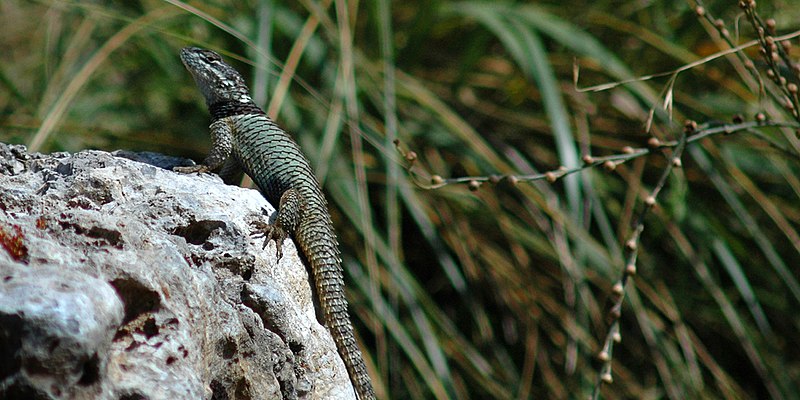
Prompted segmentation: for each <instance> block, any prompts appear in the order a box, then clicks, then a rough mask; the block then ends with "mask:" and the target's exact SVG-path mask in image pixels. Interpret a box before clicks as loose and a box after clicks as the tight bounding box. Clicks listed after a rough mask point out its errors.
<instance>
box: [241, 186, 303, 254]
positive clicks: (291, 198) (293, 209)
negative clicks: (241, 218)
mask: <svg viewBox="0 0 800 400" xmlns="http://www.w3.org/2000/svg"><path fill="white" fill-rule="evenodd" d="M304 211H305V201H304V199H303V196H301V195H300V192H298V191H297V190H295V189H288V190H286V191H285V192H283V194H282V195H281V201H280V204H279V205H278V213H277V215H276V216H275V223H273V224H270V223H267V222H264V221H256V222H254V223H253V226H254V227H255V228H256V229H257V230H259V232H256V233H255V236H257V237H261V236H263V237H264V246H263V248H266V247H267V245H268V244H269V242H270V241H273V240H274V241H275V247H276V249H277V254H278V259H279V260H280V259H281V257H283V239H286V238H287V237H289V236H293V235H294V233H295V231H296V230H297V227H298V226H299V225H300V221H302V220H303V213H304Z"/></svg>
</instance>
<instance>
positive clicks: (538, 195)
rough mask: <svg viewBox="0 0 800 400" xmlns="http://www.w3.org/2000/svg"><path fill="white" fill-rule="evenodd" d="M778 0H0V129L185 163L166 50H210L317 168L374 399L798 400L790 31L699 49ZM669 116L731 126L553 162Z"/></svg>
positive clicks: (29, 138) (780, 26)
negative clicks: (686, 139)
mask: <svg viewBox="0 0 800 400" xmlns="http://www.w3.org/2000/svg"><path fill="white" fill-rule="evenodd" d="M744 4H745V5H747V4H749V3H748V2H747V1H745V2H744ZM792 5H796V4H794V3H793V1H790V0H784V1H764V2H760V3H758V4H757V5H756V6H755V7H756V8H755V9H754V11H755V13H756V14H753V13H752V12H751V13H750V15H747V14H746V13H745V12H744V11H743V8H741V7H740V6H739V5H738V4H737V2H734V1H713V2H711V1H709V3H708V4H698V3H697V2H694V1H680V0H679V1H670V0H663V1H635V2H634V1H603V0H601V1H593V2H587V1H580V0H568V1H566V2H564V1H542V2H515V1H500V2H495V1H480V0H473V1H470V0H468V1H436V0H434V1H414V0H411V1H404V2H391V1H388V0H375V1H367V2H360V1H358V0H301V1H297V2H295V1H286V2H283V1H277V0H262V1H257V0H249V1H233V0H209V1H188V2H181V1H177V0H165V1H160V0H138V1H103V0H97V1H55V0H41V1H30V0H4V1H2V2H0V26H3V33H2V34H1V35H0V50H2V54H3V57H2V61H1V62H0V140H2V141H4V142H9V143H23V144H28V145H29V147H30V148H31V149H32V150H37V151H44V152H52V151H70V152H76V151H80V150H82V149H87V148H93V149H105V150H114V149H128V150H142V151H144V150H147V151H157V152H161V153H165V154H171V155H181V156H186V157H192V158H194V159H195V160H198V161H199V160H202V158H203V157H204V156H205V154H206V153H207V151H208V148H209V146H210V142H209V139H208V133H207V132H208V131H207V126H208V123H209V116H208V113H207V111H206V109H205V105H204V104H203V101H202V99H201V96H200V94H199V93H198V92H197V89H196V88H195V85H194V82H193V81H192V80H191V77H190V75H189V74H188V73H187V72H186V71H185V70H184V68H183V66H182V65H181V63H180V60H179V58H178V51H179V49H180V48H181V47H184V46H187V45H193V46H201V47H207V48H210V49H213V50H216V51H218V52H220V53H222V54H223V56H224V57H225V58H227V59H228V60H230V61H231V62H232V63H233V64H234V65H235V66H237V68H239V70H240V71H242V72H243V73H244V74H245V76H246V77H247V79H248V82H249V84H250V86H251V88H252V89H253V94H254V98H255V99H256V100H257V102H259V103H260V104H262V105H263V106H264V108H265V109H266V110H268V113H269V114H270V115H271V116H273V117H274V118H275V119H276V120H277V121H279V123H280V124H281V125H282V126H283V127H284V128H285V129H286V130H287V131H289V132H291V133H293V134H294V136H295V137H296V138H297V140H298V141H299V142H300V144H301V146H302V147H303V148H304V149H305V151H306V153H307V155H308V156H309V158H310V159H311V160H312V165H313V166H314V167H315V170H316V172H317V174H318V177H319V179H320V180H321V181H322V182H323V184H324V187H325V191H326V193H327V195H328V198H329V201H330V202H331V205H330V207H331V212H332V214H333V218H334V222H335V225H336V227H337V230H338V233H339V236H340V242H341V245H342V250H343V253H344V257H345V269H346V273H347V284H348V296H349V298H350V300H351V313H352V314H353V318H354V321H355V323H356V326H357V329H358V332H359V336H360V341H361V343H362V348H363V349H365V350H366V356H367V359H368V360H367V361H368V364H369V367H370V372H371V375H372V376H373V379H374V380H375V384H376V386H377V391H378V393H379V394H380V397H381V398H396V399H406V398H408V399H427V398H437V399H451V398H453V399H469V398H474V399H483V398H497V399H512V398H514V399H528V398H546V399H567V398H588V397H591V396H592V395H593V394H594V395H598V394H599V395H601V397H602V398H607V399H622V398H637V399H660V398H670V399H685V398H732V399H747V398H781V399H796V398H800V334H799V332H800V314H798V313H797V312H796V310H797V309H798V306H800V285H798V276H799V275H800V273H799V272H798V271H800V268H799V267H798V266H799V265H800V256H799V255H800V235H798V232H797V230H798V227H799V226H800V201H798V199H799V198H800V179H799V178H798V172H799V171H800V167H799V165H800V162H799V160H800V143H799V141H798V136H797V133H796V132H797V118H796V116H795V115H793V109H792V108H791V106H792V104H794V105H795V106H796V105H797V103H796V97H797V96H796V92H797V86H796V82H797V81H798V71H799V70H800V68H796V67H795V68H793V64H792V63H796V62H797V60H798V58H800V52H798V51H797V50H796V48H795V47H791V46H790V44H792V43H794V44H797V42H798V40H797V39H796V38H791V39H790V40H787V41H786V42H780V43H781V47H780V49H781V54H782V56H781V57H784V58H785V59H780V57H778V59H777V60H778V64H775V65H771V64H770V63H768V62H766V61H765V59H764V58H763V57H762V56H761V54H760V52H759V50H760V49H762V48H764V46H759V45H750V46H743V47H742V48H741V49H737V50H736V51H729V52H727V53H726V54H724V55H720V56H717V57H709V56H713V55H715V54H717V53H718V52H722V51H727V50H729V49H731V48H732V46H736V45H740V44H745V43H747V42H748V41H751V40H753V39H756V38H757V37H758V36H759V30H758V28H759V26H760V27H761V29H764V30H762V31H761V32H762V34H763V33H764V32H766V34H772V32H773V30H774V31H775V32H776V34H778V35H781V34H792V33H795V32H796V31H797V30H798V29H800V22H798V21H800V8H798V7H792ZM751 10H753V9H751ZM779 10H780V11H779ZM753 15H755V17H754V16H753ZM776 43H777V42H776ZM783 43H788V44H786V45H784V44H783ZM703 57H709V59H708V60H705V61H703V62H698V63H696V64H694V65H691V68H686V69H685V70H683V71H682V72H681V73H680V74H667V75H664V76H659V77H655V78H653V79H650V80H644V81H636V82H631V83H627V84H622V85H613V86H611V87H609V88H605V89H604V90H598V91H584V90H579V89H580V88H584V87H589V86H591V85H598V84H604V83H609V82H619V81H623V80H628V79H632V78H636V77H642V76H646V75H649V74H654V73H661V72H670V71H674V70H676V69H678V68H681V67H682V66H687V65H690V64H691V63H693V62H696V61H698V60H701V59H703ZM787 60H788V61H789V62H788V63H786V62H783V61H787ZM578 67H579V68H578ZM773 67H774V68H773ZM778 67H786V68H784V69H780V77H784V78H785V79H786V80H785V81H780V79H779V78H780V77H779V78H778V79H777V84H776V83H775V82H774V81H773V80H772V79H771V78H773V77H774V76H775V72H774V71H775V68H778ZM577 70H579V80H578V82H577V85H576V84H575V82H574V80H573V78H574V76H575V74H576V71H577ZM770 71H773V72H770ZM792 84H795V86H794V93H792V86H791V85H792ZM792 96H794V98H793V97H792ZM787 101H788V103H789V106H787V105H786V104H785V103H786V102H787ZM794 110H796V108H794ZM757 113H761V115H760V116H759V121H764V123H763V124H760V125H758V126H755V127H754V126H753V125H752V124H751V125H747V126H746V127H743V125H742V124H745V125H746V124H747V123H751V122H752V121H754V119H755V118H756V117H755V115H756V114H757ZM795 114H796V111H795ZM762 117H763V119H762ZM686 119H691V120H694V121H696V122H697V123H698V124H699V128H698V129H699V131H701V132H702V131H703V129H710V128H714V127H720V126H723V127H727V126H732V127H733V128H731V129H728V130H729V131H730V132H731V134H730V135H709V136H708V137H706V138H704V139H702V140H697V141H694V142H692V143H689V144H688V145H687V147H686V149H685V151H684V152H683V153H680V152H679V151H678V150H677V149H676V148H675V146H672V145H670V146H667V147H663V148H654V147H651V151H649V152H646V153H647V154H645V153H641V154H639V153H636V154H638V155H637V156H635V157H629V158H627V159H625V162H621V161H620V162H615V163H614V165H613V167H615V168H613V171H609V170H610V169H612V168H610V167H611V166H610V165H606V167H609V168H602V167H599V166H590V167H588V168H584V169H583V170H582V172H578V173H574V174H571V175H569V176H568V177H566V178H563V179H553V178H556V177H557V178H561V176H560V173H561V171H563V168H562V170H559V168H560V167H562V166H563V167H566V168H567V169H573V168H578V167H580V166H581V165H584V163H585V162H586V161H589V162H590V164H592V163H593V161H594V160H595V157H603V156H613V155H619V154H630V152H631V149H628V148H626V147H631V148H633V149H634V152H636V151H638V150H636V149H647V148H648V147H647V146H648V142H650V144H651V145H652V144H653V143H652V141H653V138H657V139H659V141H660V143H672V144H673V145H674V144H675V143H676V142H674V141H679V139H680V138H681V135H682V133H683V132H684V127H683V125H684V122H683V121H684V120H686ZM784 123H785V125H786V126H788V127H783V128H781V127H775V126H774V125H781V124H784ZM737 124H738V125H737ZM687 132H688V133H692V132H696V131H693V130H692V126H691V124H690V128H689V129H688V130H687ZM394 140H399V143H400V144H399V146H400V148H401V149H402V150H403V152H398V151H397V150H396V149H395V147H394V145H393V141H394ZM670 141H673V142H670ZM409 152H413V153H409ZM587 156H591V157H592V158H587ZM676 156H680V165H677V164H676V163H674V162H671V160H672V158H674V157H676ZM595 164H596V163H595ZM673 166H674V167H675V168H672V167H673ZM406 167H409V168H411V170H412V171H413V172H414V174H409V173H408V172H407V171H406V170H405V168H406ZM678 167H681V168H678ZM546 171H552V172H551V175H547V176H544V178H545V179H542V177H543V176H541V175H536V174H540V173H544V172H546ZM553 174H556V175H555V176H554V175H553ZM662 174H664V176H666V181H664V183H665V184H664V185H663V190H661V191H660V193H658V196H657V197H655V198H654V200H656V203H655V207H653V208H648V207H647V206H646V205H647V203H646V199H647V197H648V196H650V195H651V194H652V191H653V190H654V189H656V188H661V187H662V186H660V185H658V181H659V178H660V177H661V176H662ZM433 175H438V176H441V177H443V180H441V181H440V180H439V178H438V177H434V176H433ZM510 175H514V176H515V177H514V178H511V177H510ZM524 175H536V176H538V178H537V179H533V180H526V179H525V177H524ZM465 176H466V177H474V178H467V179H465V181H466V183H458V182H453V181H449V180H447V179H448V178H458V177H465ZM498 178H499V179H498ZM547 178H550V179H549V180H548V179H547ZM431 179H432V181H433V182H435V183H438V182H443V183H446V184H444V185H443V186H442V187H440V188H438V189H435V190H428V189H425V188H423V187H421V186H420V185H417V184H415V182H417V183H420V184H422V185H423V186H424V185H427V184H430V183H431ZM470 181H474V182H472V183H469V182H470ZM515 181H518V182H515ZM551 181H554V182H551ZM470 189H473V190H470ZM643 211H649V212H647V213H646V214H645V216H644V219H643V220H642V224H641V225H637V221H638V218H639V215H640V214H641V213H642V212H643ZM637 227H643V229H644V230H643V231H641V235H640V236H636V234H637V232H638V229H637ZM637 237H638V240H635V241H634V242H633V243H632V244H634V245H635V246H629V247H627V248H626V247H625V243H627V242H628V241H629V240H630V239H631V238H637ZM631 260H634V261H635V263H634V264H633V265H634V266H635V267H636V275H635V276H633V275H632V274H630V273H626V272H625V271H626V265H628V264H631ZM629 272H633V271H629ZM628 278H633V281H632V282H633V283H631V281H630V280H627V281H626V282H627V283H628V284H626V285H624V286H621V287H620V286H619V284H620V283H622V282H620V281H621V280H622V279H628ZM620 289H622V290H624V293H625V296H624V298H621V297H620V296H619V293H620ZM620 299H624V300H620ZM617 301H622V307H621V309H615V308H614V304H615V303H616V302H617ZM615 310H616V311H615ZM793 310H794V311H793ZM616 322H618V324H617V323H616ZM617 336H618V337H617ZM614 337H617V339H619V338H621V342H619V343H616V342H613V341H612V343H616V344H615V345H614V347H613V349H611V348H608V347H606V346H607V345H608V344H609V342H608V340H607V338H612V339H613V338H614ZM604 349H605V351H604ZM610 350H614V351H613V352H612V351H610ZM606 360H608V361H606ZM609 367H612V368H611V370H610V375H608V373H609V370H608V368H609ZM609 378H611V379H613V383H612V382H610V379H609ZM601 381H606V383H605V384H602V385H600V384H599V382H601ZM598 387H599V391H597V390H596V389H597V388H598Z"/></svg>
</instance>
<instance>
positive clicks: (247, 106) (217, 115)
mask: <svg viewBox="0 0 800 400" xmlns="http://www.w3.org/2000/svg"><path fill="white" fill-rule="evenodd" d="M208 112H209V113H211V119H212V120H213V121H217V120H220V119H222V118H226V117H232V116H234V115H244V114H260V115H264V111H263V110H262V109H261V108H259V107H258V106H257V105H255V103H252V102H248V103H242V102H239V101H221V102H217V103H214V104H210V105H209V106H208Z"/></svg>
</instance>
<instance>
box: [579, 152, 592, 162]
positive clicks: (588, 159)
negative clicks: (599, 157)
mask: <svg viewBox="0 0 800 400" xmlns="http://www.w3.org/2000/svg"><path fill="white" fill-rule="evenodd" d="M581 160H583V163H584V164H591V163H593V162H594V157H592V156H590V155H588V154H587V155H585V156H583V158H581Z"/></svg>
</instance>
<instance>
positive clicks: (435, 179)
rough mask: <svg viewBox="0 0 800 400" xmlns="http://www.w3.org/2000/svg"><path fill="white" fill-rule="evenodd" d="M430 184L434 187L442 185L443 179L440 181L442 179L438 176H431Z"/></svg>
mask: <svg viewBox="0 0 800 400" xmlns="http://www.w3.org/2000/svg"><path fill="white" fill-rule="evenodd" d="M431 183H432V184H434V185H441V184H442V183H444V179H442V177H441V176H439V175H434V176H431Z"/></svg>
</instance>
